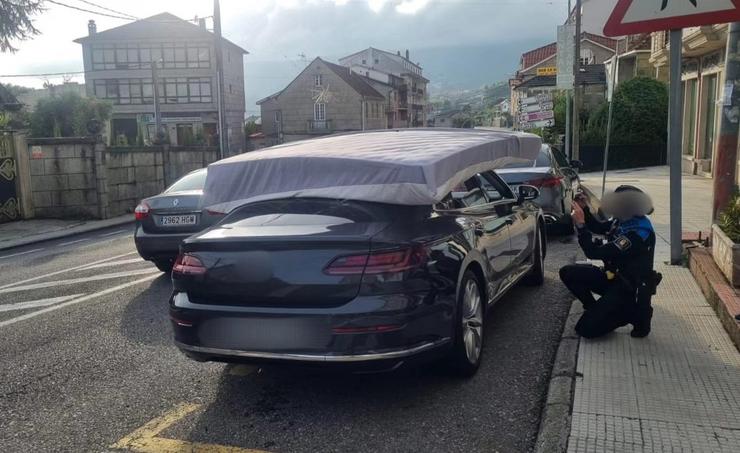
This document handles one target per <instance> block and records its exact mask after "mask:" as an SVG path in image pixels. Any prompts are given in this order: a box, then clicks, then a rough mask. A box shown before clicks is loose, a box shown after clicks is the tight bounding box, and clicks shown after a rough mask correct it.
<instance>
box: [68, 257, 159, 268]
mask: <svg viewBox="0 0 740 453" xmlns="http://www.w3.org/2000/svg"><path fill="white" fill-rule="evenodd" d="M133 263H146V261H144V260H143V259H141V258H131V259H129V260H121V261H113V262H110V261H108V262H107V263H100V264H93V265H91V266H85V267H82V268H80V269H76V270H78V271H89V270H90V269H99V268H101V267H113V266H124V265H126V264H133Z"/></svg>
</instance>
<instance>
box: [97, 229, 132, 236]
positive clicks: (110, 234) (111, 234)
mask: <svg viewBox="0 0 740 453" xmlns="http://www.w3.org/2000/svg"><path fill="white" fill-rule="evenodd" d="M128 231H129V230H116V231H111V232H110V233H105V234H101V235H100V237H101V238H104V237H106V236H113V235H114V234H118V233H126V232H128Z"/></svg>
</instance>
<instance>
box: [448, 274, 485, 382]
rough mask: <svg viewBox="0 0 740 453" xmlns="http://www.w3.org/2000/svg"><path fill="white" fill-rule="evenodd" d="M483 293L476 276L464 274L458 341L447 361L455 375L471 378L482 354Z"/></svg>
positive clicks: (459, 310)
mask: <svg viewBox="0 0 740 453" xmlns="http://www.w3.org/2000/svg"><path fill="white" fill-rule="evenodd" d="M484 304H485V298H484V292H483V290H482V287H481V283H480V281H479V279H478V277H477V276H476V275H475V273H474V272H473V271H472V270H470V269H468V270H467V271H465V274H464V275H463V278H462V282H461V283H460V289H459V291H458V297H457V314H456V316H455V340H454V343H453V345H452V350H451V351H450V353H449V357H448V358H447V366H448V369H449V370H450V371H451V372H452V373H453V374H454V375H456V376H459V377H471V376H473V375H474V374H475V373H476V371H478V368H479V367H480V363H481V359H482V355H483V332H484V325H483V324H484V316H483V315H484V310H483V308H484Z"/></svg>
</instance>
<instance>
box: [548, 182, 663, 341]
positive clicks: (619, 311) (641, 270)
mask: <svg viewBox="0 0 740 453" xmlns="http://www.w3.org/2000/svg"><path fill="white" fill-rule="evenodd" d="M601 208H602V210H603V211H604V213H606V214H607V215H609V216H610V217H612V219H611V220H609V221H606V222H602V221H599V220H597V219H596V218H595V217H594V216H593V214H591V211H590V209H589V207H588V204H587V202H586V199H585V197H583V196H580V197H577V198H576V203H574V205H573V213H572V216H573V221H574V223H575V224H576V228H577V231H578V243H579V244H580V246H581V248H582V249H583V252H584V253H585V255H586V257H588V258H590V259H594V260H601V261H603V262H604V267H603V268H602V267H597V266H593V265H590V264H574V265H568V266H565V267H563V268H562V269H560V278H561V280H562V281H563V283H565V286H567V287H568V289H570V291H571V292H572V293H573V294H574V295H575V296H576V297H577V298H578V299H579V300H580V301H581V302H582V303H583V307H584V309H585V312H584V314H583V316H582V317H581V319H580V320H579V321H578V323H577V324H576V332H578V334H579V335H581V336H583V337H586V338H595V337H599V336H601V335H605V334H607V333H609V332H611V331H613V330H614V329H617V328H619V327H622V326H625V325H627V324H632V326H633V330H632V333H631V335H632V336H633V337H636V338H642V337H646V336H647V335H648V334H649V333H650V322H651V319H652V315H653V309H652V307H651V306H650V301H651V299H652V296H653V295H654V294H655V289H656V287H657V285H658V284H659V283H660V279H661V278H662V276H661V275H660V274H658V273H656V272H655V271H654V270H653V264H654V263H653V261H654V254H655V231H654V230H653V226H652V224H651V223H650V220H648V218H647V215H649V214H652V212H653V204H652V201H651V199H650V197H649V196H648V195H647V194H645V193H644V192H642V191H641V190H640V189H638V188H636V187H633V186H626V185H625V186H620V187H618V188H617V189H616V190H615V191H614V192H613V193H610V194H607V195H606V196H604V199H603V200H602V205H601ZM593 234H597V235H603V236H605V238H606V239H605V240H602V239H598V238H594V237H593ZM594 293H596V294H598V295H600V296H601V297H600V298H599V299H598V300H596V299H595V298H594V295H593V294H594Z"/></svg>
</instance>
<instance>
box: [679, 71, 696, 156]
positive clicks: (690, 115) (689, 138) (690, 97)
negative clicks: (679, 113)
mask: <svg viewBox="0 0 740 453" xmlns="http://www.w3.org/2000/svg"><path fill="white" fill-rule="evenodd" d="M684 85H685V89H686V94H685V95H684V103H685V108H684V136H685V137H686V138H685V141H686V143H685V145H684V147H683V152H684V154H687V155H689V156H692V157H693V156H694V155H695V153H696V117H697V116H698V115H699V113H698V112H697V111H696V108H697V107H698V106H699V90H698V86H699V81H698V80H697V79H692V80H687V81H686V82H684Z"/></svg>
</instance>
